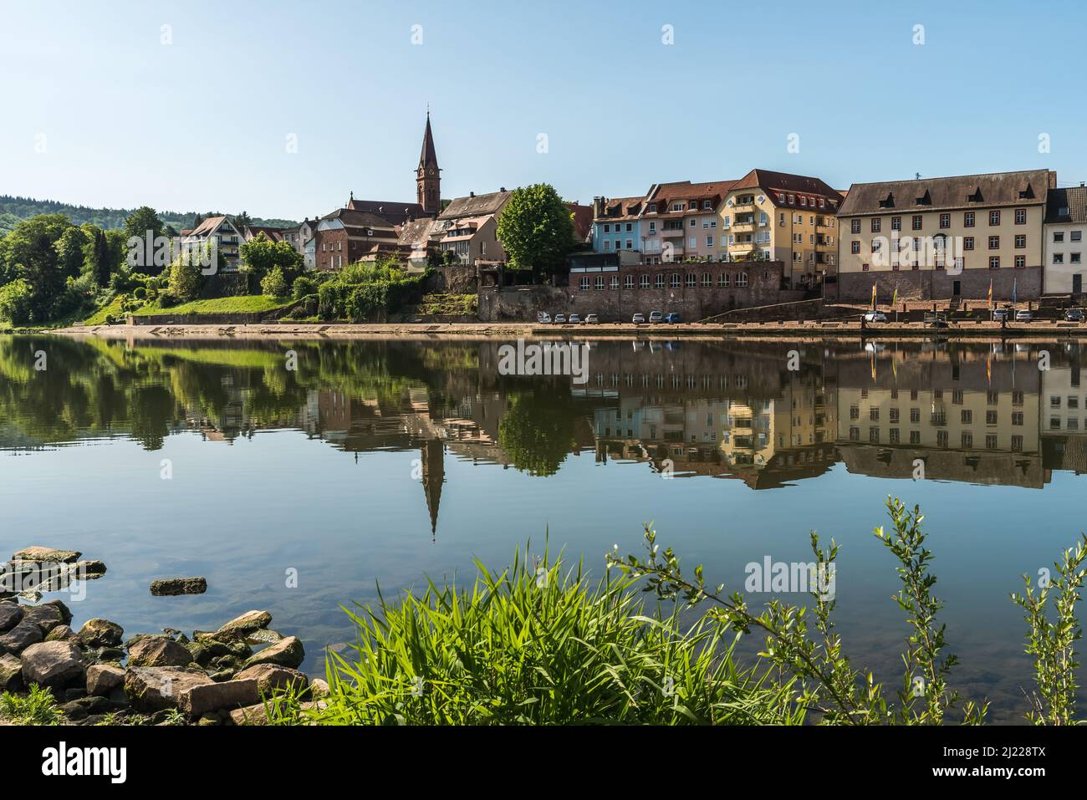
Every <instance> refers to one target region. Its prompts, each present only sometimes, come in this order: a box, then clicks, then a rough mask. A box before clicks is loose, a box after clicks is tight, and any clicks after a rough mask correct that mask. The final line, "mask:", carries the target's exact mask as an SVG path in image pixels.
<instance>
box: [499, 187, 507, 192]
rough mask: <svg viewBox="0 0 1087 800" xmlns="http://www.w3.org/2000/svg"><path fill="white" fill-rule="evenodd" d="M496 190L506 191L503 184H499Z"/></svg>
mask: <svg viewBox="0 0 1087 800" xmlns="http://www.w3.org/2000/svg"><path fill="white" fill-rule="evenodd" d="M498 191H500V192H504V191H506V187H505V186H499V187H498Z"/></svg>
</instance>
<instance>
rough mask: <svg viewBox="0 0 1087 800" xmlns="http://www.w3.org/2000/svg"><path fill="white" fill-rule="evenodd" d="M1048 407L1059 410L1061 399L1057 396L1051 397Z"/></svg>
mask: <svg viewBox="0 0 1087 800" xmlns="http://www.w3.org/2000/svg"><path fill="white" fill-rule="evenodd" d="M1049 407H1050V408H1060V407H1061V398H1060V397H1059V396H1057V395H1053V396H1052V397H1050V398H1049Z"/></svg>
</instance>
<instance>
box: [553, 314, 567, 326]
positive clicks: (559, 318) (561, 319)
mask: <svg viewBox="0 0 1087 800" xmlns="http://www.w3.org/2000/svg"><path fill="white" fill-rule="evenodd" d="M565 322H566V315H565V314H556V315H555V324H556V325H563V324H565Z"/></svg>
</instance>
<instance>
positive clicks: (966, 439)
mask: <svg viewBox="0 0 1087 800" xmlns="http://www.w3.org/2000/svg"><path fill="white" fill-rule="evenodd" d="M961 441H962V449H963V450H972V449H973V448H974V434H972V433H963V435H962V437H961Z"/></svg>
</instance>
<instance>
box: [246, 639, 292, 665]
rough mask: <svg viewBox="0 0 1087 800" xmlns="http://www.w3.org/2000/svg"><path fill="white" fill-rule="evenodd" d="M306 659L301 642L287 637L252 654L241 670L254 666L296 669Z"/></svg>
mask: <svg viewBox="0 0 1087 800" xmlns="http://www.w3.org/2000/svg"><path fill="white" fill-rule="evenodd" d="M305 657H306V651H305V649H304V648H303V647H302V640H301V639H299V638H298V637H297V636H288V637H287V638H286V639H283V640H281V641H278V642H276V643H275V644H270V645H268V646H267V647H265V648H264V649H263V650H261V651H259V652H257V653H254V654H253V655H252V656H250V657H249V659H248V660H247V661H246V662H245V663H244V664H242V668H243V669H244V668H246V667H251V666H253V665H254V664H278V665H279V666H281V667H298V666H299V665H301V663H302V661H303V660H304V659H305Z"/></svg>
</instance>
